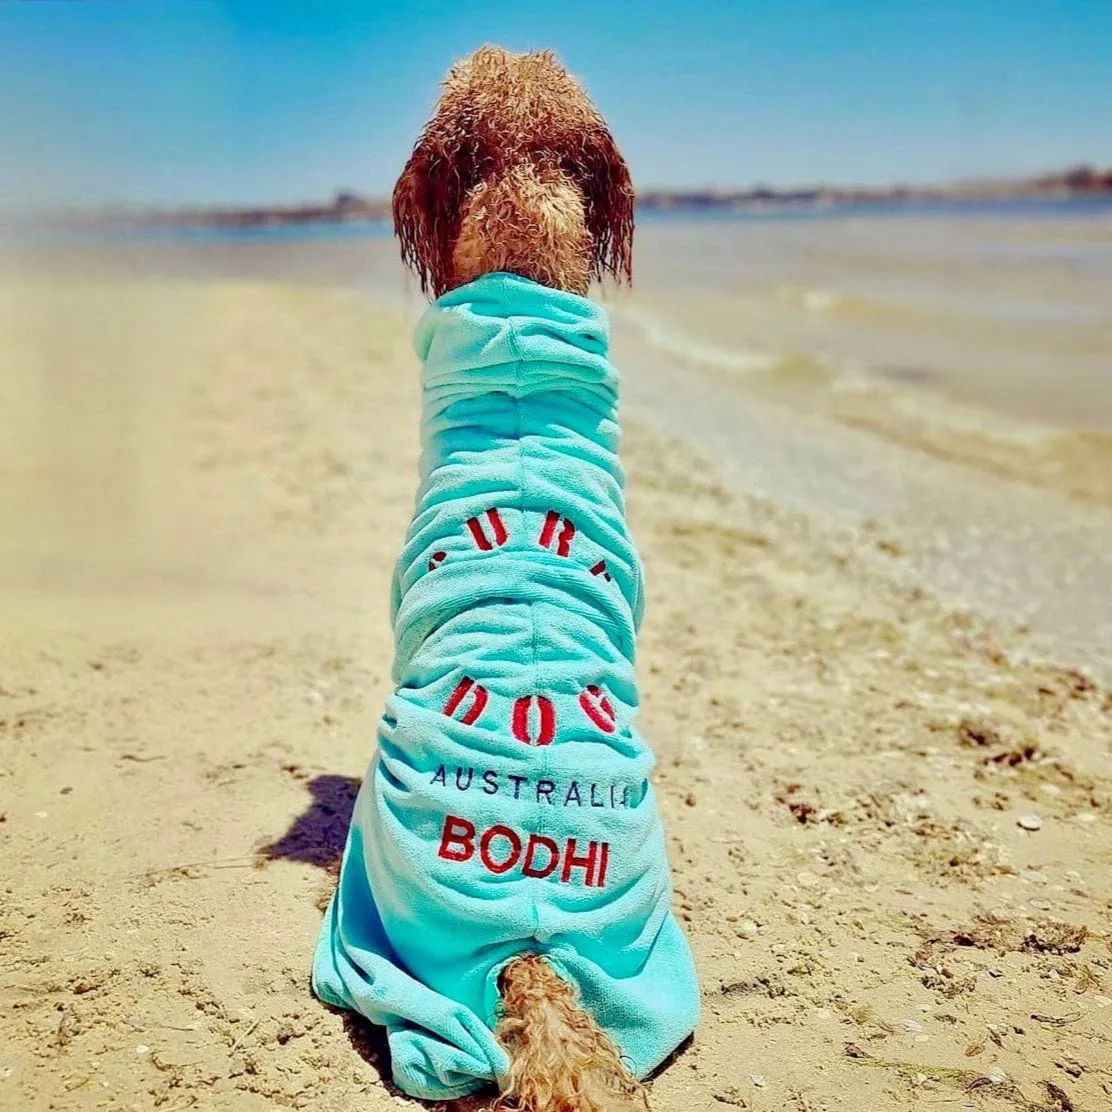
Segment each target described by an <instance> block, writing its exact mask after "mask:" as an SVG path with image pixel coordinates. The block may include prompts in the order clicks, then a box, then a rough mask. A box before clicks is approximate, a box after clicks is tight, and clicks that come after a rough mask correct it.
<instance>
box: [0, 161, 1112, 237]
mask: <svg viewBox="0 0 1112 1112" xmlns="http://www.w3.org/2000/svg"><path fill="white" fill-rule="evenodd" d="M1085 200H1097V201H1100V200H1112V167H1109V168H1106V169H1099V168H1096V167H1090V166H1081V167H1076V168H1073V169H1070V170H1065V171H1061V172H1058V173H1052V174H1044V175H1040V176H1038V177H1031V178H1021V179H1000V180H984V181H972V182H963V183H957V184H951V185H941V186H913V185H894V186H880V187H870V186H829V185H810V186H802V187H791V188H775V187H770V186H755V187H752V188H747V189H728V188H717V189H645V190H639V191H638V193H637V201H636V206H637V210H638V211H639V212H641V213H643V214H650V213H652V214H673V215H695V214H707V213H713V212H719V213H731V212H733V213H738V214H753V215H760V214H774V213H792V212H801V213H807V212H823V211H827V210H831V209H838V210H845V211H847V212H851V213H852V212H853V211H855V210H867V209H869V208H875V207H880V208H892V209H894V210H897V211H899V210H903V209H913V208H914V207H915V206H917V205H942V206H953V207H955V208H960V207H963V206H970V205H982V204H987V205H992V204H1006V203H1011V202H1024V201H1050V202H1055V201H1085ZM24 219H25V220H26V221H27V223H28V224H30V225H31V226H36V225H38V226H42V227H45V228H57V229H62V230H65V229H72V230H97V229H100V230H107V229H112V228H118V229H142V228H164V229H172V228H181V229H188V228H213V229H219V228H224V229H237V228H241V229H242V228H266V227H299V226H312V225H319V224H340V225H342V224H363V223H378V222H384V221H386V222H388V221H390V220H391V203H390V200H389V199H388V198H381V197H365V196H362V195H360V194H358V193H351V192H338V193H336V194H335V195H334V196H333V198H332V200H331V201H324V202H311V203H307V204H299V205H247V206H234V205H227V206H221V205H211V206H188V205H186V206H181V207H178V208H167V207H158V206H142V205H122V206H106V207H104V208H100V209H95V208H67V209H63V210H58V211H55V212H44V213H40V214H38V215H37V216H34V215H29V216H27V217H24ZM19 222H20V221H19V219H18V218H17V219H16V220H15V221H14V223H15V224H18V223H19ZM2 226H3V213H2V212H0V227H2Z"/></svg>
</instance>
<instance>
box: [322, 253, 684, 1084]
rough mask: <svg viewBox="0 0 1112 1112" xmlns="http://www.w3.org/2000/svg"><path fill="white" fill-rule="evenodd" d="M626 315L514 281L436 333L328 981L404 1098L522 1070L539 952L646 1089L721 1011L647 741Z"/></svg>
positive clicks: (419, 338) (464, 306)
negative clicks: (505, 1024)
mask: <svg viewBox="0 0 1112 1112" xmlns="http://www.w3.org/2000/svg"><path fill="white" fill-rule="evenodd" d="M608 343H609V325H608V321H607V318H606V314H605V313H604V312H603V311H602V309H600V308H599V307H598V306H596V305H594V304H593V303H592V302H590V301H588V300H587V299H586V298H582V297H577V296H575V295H573V294H567V293H562V292H559V291H556V290H552V289H549V288H547V287H545V286H541V285H538V284H536V283H534V282H530V281H527V280H526V279H523V278H519V277H516V276H514V275H510V274H491V275H487V276H485V277H483V278H480V279H479V280H478V281H475V282H472V283H470V284H469V285H467V286H463V287H461V288H459V289H456V290H453V291H452V292H450V293H448V294H446V295H444V296H443V297H441V298H440V299H439V300H438V301H437V302H435V303H434V304H433V305H432V306H431V307H430V308H429V310H428V312H427V313H426V314H425V316H424V318H423V319H422V321H421V323H420V324H419V326H418V329H417V335H416V348H417V352H418V355H419V356H420V357H421V360H422V362H423V366H424V370H423V375H422V389H423V407H424V413H423V424H422V443H423V452H422V457H421V485H420V490H419V492H418V498H417V508H416V513H415V515H414V518H413V522H412V525H411V526H410V529H409V532H408V535H407V538H406V542H405V547H404V549H403V551H402V554H401V558H400V560H399V561H398V565H397V568H396V571H395V575H394V586H393V599H392V612H393V621H394V630H395V641H396V646H395V647H396V657H395V663H394V681H395V683H396V685H397V688H396V691H395V693H394V695H393V696H392V697H391V699H390V700H389V702H388V704H387V708H386V712H385V714H384V715H383V718H382V721H381V724H380V728H379V737H378V749H377V752H376V754H375V756H374V760H373V762H372V764H371V767H370V769H369V771H368V773H367V776H366V779H365V780H364V782H363V786H362V789H361V790H360V793H359V798H358V800H357V801H356V804H355V811H354V814H353V817H352V825H351V830H350V833H349V835H348V842H347V846H346V849H345V851H344V858H343V865H342V868H341V872H340V882H339V886H338V888H337V890H336V893H335V895H334V896H333V898H332V902H331V905H330V906H329V908H328V911H327V913H326V915H325V919H324V923H323V926H322V929H321V933H320V938H319V941H318V944H317V949H316V954H315V957H314V962H313V988H314V991H315V992H316V994H317V995H318V996H319V997H320V998H321V999H322V1000H324V1001H326V1002H327V1003H330V1004H333V1005H336V1006H338V1007H342V1008H348V1009H351V1010H353V1011H356V1012H359V1013H360V1014H362V1015H364V1016H366V1017H367V1018H368V1019H370V1020H371V1021H372V1022H374V1023H377V1024H380V1025H382V1026H384V1027H385V1028H386V1030H387V1035H388V1040H389V1044H390V1051H391V1056H392V1062H393V1071H394V1079H395V1081H396V1083H397V1084H398V1086H399V1087H400V1088H401V1089H403V1090H405V1091H406V1092H407V1093H410V1094H411V1095H413V1096H416V1097H423V1098H426V1099H434V1100H440V1099H450V1098H455V1097H459V1096H462V1095H464V1094H466V1093H468V1092H471V1091H473V1090H475V1089H477V1088H479V1087H481V1086H482V1085H483V1084H485V1083H487V1082H490V1081H495V1080H497V1079H498V1078H499V1077H501V1076H503V1075H504V1074H505V1073H506V1071H507V1070H508V1066H509V1061H508V1058H507V1055H506V1052H505V1051H504V1050H503V1049H502V1047H501V1046H500V1044H499V1043H498V1041H497V1040H496V1039H495V1037H494V1033H493V1029H494V1027H495V1025H496V1024H497V1021H498V1006H499V996H498V977H499V973H500V972H501V970H502V969H503V968H504V966H505V965H506V964H507V963H508V962H509V961H510V960H511V959H512V958H514V957H515V956H517V955H520V954H521V953H523V952H526V951H535V952H538V953H541V954H543V955H544V956H545V957H546V958H547V959H548V960H549V961H550V962H551V963H552V965H553V967H554V968H555V969H556V970H557V971H558V972H559V973H560V974H561V975H563V976H564V977H566V978H567V979H568V980H569V981H571V982H572V983H573V984H574V985H575V986H577V988H578V990H579V994H580V997H581V1000H582V1003H583V1006H584V1007H585V1008H586V1009H587V1010H588V1011H589V1012H590V1013H591V1014H592V1015H593V1016H594V1017H595V1018H596V1020H597V1021H598V1023H599V1024H600V1025H601V1026H602V1027H603V1029H605V1030H606V1031H607V1032H608V1033H609V1035H610V1036H611V1038H613V1040H614V1041H615V1043H616V1044H617V1046H618V1047H619V1048H620V1049H621V1051H622V1053H623V1054H624V1055H625V1056H626V1058H627V1059H628V1061H629V1063H630V1066H631V1068H632V1069H633V1070H634V1072H635V1073H637V1074H638V1075H639V1076H644V1075H646V1074H647V1073H649V1072H650V1071H651V1070H652V1069H653V1068H654V1067H655V1066H656V1065H658V1064H659V1063H660V1062H661V1061H662V1060H663V1059H664V1058H665V1057H666V1056H667V1055H668V1054H669V1053H670V1052H671V1051H672V1050H673V1049H674V1048H675V1047H676V1046H678V1045H679V1043H680V1042H682V1041H683V1039H684V1038H685V1037H686V1036H687V1035H688V1034H689V1033H690V1032H691V1031H692V1029H693V1028H694V1026H695V1023H696V1020H697V1018H698V990H697V986H696V980H695V971H694V966H693V962H692V958H691V953H690V950H689V949H688V946H687V942H686V940H685V938H684V936H683V934H682V933H681V931H680V928H679V925H678V924H677V922H676V920H675V919H674V918H673V916H672V914H671V911H670V902H671V881H670V877H669V872H668V865H667V861H666V857H665V846H664V838H663V833H662V830H661V824H660V819H659V816H658V814H657V810H656V804H655V801H654V797H653V792H652V788H651V786H650V784H649V781H648V775H649V772H650V770H651V768H652V763H653V760H652V754H651V753H650V751H649V749H648V747H647V746H646V745H645V743H644V742H643V741H642V740H641V738H640V737H639V736H638V734H637V732H636V731H635V729H634V726H633V720H634V715H635V713H636V709H637V688H636V683H635V679H634V670H633V651H634V637H635V633H636V630H637V627H638V625H639V623H640V618H641V608H642V584H641V568H640V563H639V561H638V558H637V554H636V552H635V550H634V547H633V543H632V541H631V539H630V536H629V533H628V531H627V528H626V522H625V512H624V495H623V484H624V474H623V471H622V468H621V464H620V463H619V461H618V455H617V449H618V436H619V430H618V424H617V420H616V407H617V390H618V373H617V371H616V370H615V369H614V367H613V365H612V364H611V363H610V361H609V360H608V358H607V349H608Z"/></svg>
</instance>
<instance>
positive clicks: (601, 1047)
mask: <svg viewBox="0 0 1112 1112" xmlns="http://www.w3.org/2000/svg"><path fill="white" fill-rule="evenodd" d="M501 987H502V1019H501V1021H500V1022H499V1024H498V1029H497V1035H498V1038H499V1040H500V1041H501V1043H502V1045H503V1046H504V1047H505V1048H506V1050H507V1051H508V1053H509V1055H510V1063H511V1064H510V1073H509V1077H508V1078H507V1079H506V1081H505V1083H504V1086H503V1090H502V1094H501V1096H500V1097H499V1098H498V1101H497V1103H496V1105H495V1109H496V1112H509V1110H516V1112H648V1110H649V1102H648V1093H647V1090H646V1089H645V1087H644V1086H643V1085H642V1084H641V1083H640V1082H639V1081H638V1080H637V1079H636V1078H635V1077H634V1076H633V1075H632V1074H631V1073H630V1071H629V1069H628V1068H627V1066H626V1065H625V1063H624V1062H623V1061H622V1058H621V1055H620V1054H619V1052H618V1048H617V1047H616V1046H615V1045H614V1043H613V1042H612V1041H611V1039H610V1037H609V1036H608V1035H607V1034H606V1033H605V1032H604V1031H603V1030H602V1029H601V1028H600V1027H599V1026H598V1024H596V1023H595V1021H594V1020H593V1019H592V1018H591V1017H590V1016H589V1015H588V1014H587V1013H586V1012H585V1011H584V1010H583V1009H582V1008H581V1007H580V1005H579V1000H578V997H577V994H576V991H575V989H574V988H573V987H572V986H571V985H570V984H568V983H567V982H566V981H565V980H564V979H563V978H562V977H560V976H559V975H558V974H557V973H556V971H555V970H554V969H553V968H552V966H551V965H550V964H549V963H548V962H547V961H545V960H544V959H543V958H541V957H539V956H537V955H536V954H528V955H525V956H523V957H520V958H517V959H516V960H515V961H513V962H512V963H511V964H510V965H509V966H507V968H506V970H505V972H504V973H503V974H502V986H501Z"/></svg>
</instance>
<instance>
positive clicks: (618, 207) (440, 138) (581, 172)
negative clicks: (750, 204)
mask: <svg viewBox="0 0 1112 1112" xmlns="http://www.w3.org/2000/svg"><path fill="white" fill-rule="evenodd" d="M394 225H395V230H396V232H397V235H398V237H399V239H400V241H401V250H402V258H403V260H404V261H405V263H406V264H407V265H409V266H410V267H411V268H412V269H413V270H414V271H415V272H416V273H417V275H418V276H419V278H420V281H421V288H422V290H423V291H425V292H426V293H430V294H432V295H433V296H435V297H439V296H440V295H441V294H443V293H445V292H447V291H448V290H451V289H454V288H455V287H457V286H460V285H463V284H465V283H467V282H470V281H472V280H474V279H476V278H479V277H480V276H482V275H484V274H488V273H491V272H493V271H508V272H512V273H515V274H519V275H522V276H523V277H526V278H530V279H532V280H534V281H536V282H540V283H542V284H544V285H547V286H553V287H556V288H559V289H563V290H566V291H568V292H571V293H576V294H586V292H587V290H588V287H589V286H590V283H591V281H592V279H596V278H601V277H602V276H604V275H609V276H611V277H613V278H615V279H616V280H618V281H619V282H622V281H626V282H628V281H629V280H630V277H631V249H632V240H633V187H632V184H631V182H630V176H629V170H628V169H627V167H626V164H625V162H624V160H623V159H622V156H621V154H620V153H619V152H618V148H617V146H616V145H615V143H614V140H613V138H612V136H611V135H610V132H609V130H608V129H607V127H606V124H605V123H604V121H603V120H602V117H601V116H599V114H598V112H597V111H596V110H595V108H594V106H593V105H592V104H591V102H590V100H589V99H588V97H587V95H586V93H585V92H584V91H583V89H582V88H580V86H579V85H578V84H577V83H576V81H575V80H574V78H572V77H571V76H570V75H569V74H568V73H567V72H566V71H565V70H564V69H563V67H562V66H561V65H560V64H559V63H558V62H557V60H556V58H555V56H554V55H552V54H551V53H549V52H547V51H544V52H540V53H535V54H511V53H509V52H507V51H505V50H502V49H499V48H497V47H490V46H488V47H484V48H482V49H481V50H479V51H477V52H476V53H475V54H473V55H472V56H471V57H469V58H467V59H465V60H464V61H462V62H460V63H459V64H457V65H456V66H454V67H453V68H452V70H451V71H450V73H449V74H448V77H447V79H446V81H445V86H444V93H443V96H442V97H441V100H440V102H439V104H438V106H437V109H436V112H435V115H434V116H433V118H432V119H431V120H430V121H429V123H428V125H427V126H426V127H425V129H424V131H423V132H422V134H421V137H420V139H419V140H418V142H417V144H416V147H415V148H414V151H413V154H412V156H411V157H410V159H409V162H408V163H407V164H406V167H405V170H404V171H403V173H402V175H401V177H400V179H399V180H398V183H397V186H396V187H395V189H394ZM501 990H502V1008H503V1018H502V1020H501V1022H500V1024H499V1026H498V1031H497V1034H498V1037H499V1039H500V1041H501V1042H502V1044H503V1045H504V1046H505V1047H506V1049H507V1051H508V1052H509V1054H510V1057H511V1061H512V1066H511V1071H510V1075H509V1078H508V1079H507V1081H506V1083H505V1087H504V1091H503V1093H502V1096H501V1098H500V1100H499V1103H500V1105H502V1106H503V1107H517V1108H522V1109H527V1110H529V1112H613V1110H615V1109H625V1108H633V1107H638V1108H644V1107H646V1106H647V1101H646V1096H645V1089H644V1088H643V1086H642V1085H641V1084H640V1083H639V1082H638V1081H637V1080H636V1078H634V1077H633V1076H632V1075H631V1074H630V1072H629V1071H628V1069H627V1068H626V1067H625V1065H624V1064H623V1062H622V1060H621V1057H620V1055H619V1053H618V1050H617V1048H616V1047H615V1046H614V1044H613V1042H612V1041H611V1040H610V1039H609V1037H608V1036H607V1035H606V1034H605V1033H604V1032H603V1031H602V1030H601V1029H600V1028H599V1027H598V1025H597V1024H596V1023H595V1022H594V1020H593V1019H592V1018H591V1017H590V1016H589V1015H587V1014H586V1013H585V1012H584V1011H583V1010H582V1009H581V1008H580V1007H579V1005H578V1002H577V999H576V995H575V992H574V990H573V989H572V988H571V987H570V986H569V985H568V984H567V983H566V982H565V981H564V980H562V979H561V978H560V977H559V976H557V974H556V973H555V972H553V970H552V967H551V966H550V965H549V964H548V963H547V962H546V961H544V960H542V959H541V958H539V957H537V956H535V955H529V956H523V957H521V958H519V959H517V960H516V961H515V962H513V963H512V964H511V965H510V966H509V967H508V968H507V970H506V971H505V973H504V975H503V978H502V982H501Z"/></svg>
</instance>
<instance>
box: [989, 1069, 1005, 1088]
mask: <svg viewBox="0 0 1112 1112" xmlns="http://www.w3.org/2000/svg"><path fill="white" fill-rule="evenodd" d="M988 1079H989V1081H991V1082H992V1083H993V1085H1003V1084H1004V1082H1005V1081H1007V1080H1008V1075H1007V1074H1006V1073H1005V1072H1004V1071H1003V1070H1002V1069H1001V1068H1000V1067H999V1066H993V1067H992V1069H991V1070H989V1072H988Z"/></svg>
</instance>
